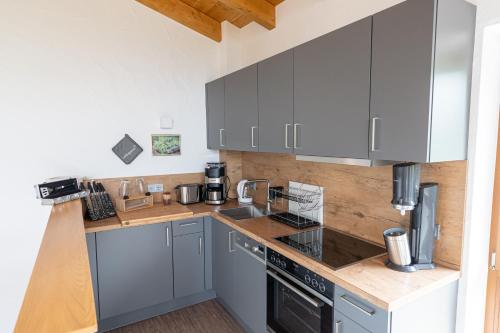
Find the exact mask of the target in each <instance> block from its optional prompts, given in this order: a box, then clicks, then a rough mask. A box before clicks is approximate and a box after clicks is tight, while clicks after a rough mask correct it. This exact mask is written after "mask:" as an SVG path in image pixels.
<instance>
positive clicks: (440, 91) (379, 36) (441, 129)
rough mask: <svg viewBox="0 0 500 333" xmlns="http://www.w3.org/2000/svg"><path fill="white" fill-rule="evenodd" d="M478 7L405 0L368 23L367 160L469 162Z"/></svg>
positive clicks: (448, 0)
mask: <svg viewBox="0 0 500 333" xmlns="http://www.w3.org/2000/svg"><path fill="white" fill-rule="evenodd" d="M474 24H475V7H474V6H473V5H471V4H469V3H467V2H465V1H455V0H439V1H436V0H408V1H406V2H403V3H401V4H399V5H396V6H394V7H391V8H389V9H387V10H385V11H382V12H380V13H378V14H376V15H375V16H374V18H373V48H372V52H373V54H372V57H373V64H372V88H371V89H372V90H371V91H372V96H371V111H370V113H371V121H370V133H371V135H370V157H371V158H373V159H378V160H395V161H414V162H437V161H446V160H462V159H466V157H467V156H466V149H467V128H468V118H469V117H468V115H469V96H470V77H471V65H472V52H473V44H474Z"/></svg>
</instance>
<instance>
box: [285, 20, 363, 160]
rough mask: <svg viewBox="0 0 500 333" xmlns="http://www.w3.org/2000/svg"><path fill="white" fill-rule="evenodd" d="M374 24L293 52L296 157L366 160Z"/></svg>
mask: <svg viewBox="0 0 500 333" xmlns="http://www.w3.org/2000/svg"><path fill="white" fill-rule="evenodd" d="M371 33H372V18H371V17H369V18H366V19H363V20H361V21H358V22H355V23H353V24H350V25H348V26H346V27H343V28H341V29H339V30H336V31H334V32H331V33H329V34H327V35H324V36H322V37H319V38H317V39H314V40H312V41H310V42H308V43H305V44H303V45H300V46H298V47H296V48H295V49H294V60H293V61H294V107H295V111H294V122H295V124H294V127H295V137H296V140H295V141H296V142H295V154H297V155H314V156H334V157H350V158H368V125H369V119H370V65H371Z"/></svg>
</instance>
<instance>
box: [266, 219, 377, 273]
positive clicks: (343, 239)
mask: <svg viewBox="0 0 500 333" xmlns="http://www.w3.org/2000/svg"><path fill="white" fill-rule="evenodd" d="M276 240H278V241H280V242H282V243H285V244H286V245H288V246H290V247H292V248H294V249H295V250H297V251H299V252H301V253H302V254H304V255H306V256H308V257H310V258H312V259H314V260H316V261H318V262H320V263H323V264H325V265H327V266H330V267H331V268H333V269H339V268H342V267H344V266H347V265H350V264H353V263H355V262H358V261H360V260H363V259H368V258H372V257H375V256H378V255H380V254H383V253H385V252H386V249H385V248H384V247H382V246H378V245H375V244H372V243H369V242H367V241H364V240H362V239H359V238H356V237H353V236H349V235H347V234H344V233H341V232H338V231H334V230H332V229H329V228H325V227H323V228H318V229H313V230H306V231H301V232H299V233H296V234H293V235H289V236H283V237H278V238H276Z"/></svg>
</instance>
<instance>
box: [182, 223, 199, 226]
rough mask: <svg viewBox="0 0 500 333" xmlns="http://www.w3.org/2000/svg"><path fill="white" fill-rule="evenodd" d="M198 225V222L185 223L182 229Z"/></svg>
mask: <svg viewBox="0 0 500 333" xmlns="http://www.w3.org/2000/svg"><path fill="white" fill-rule="evenodd" d="M196 224H198V222H191V223H183V224H181V225H180V226H181V227H189V226H192V225H196Z"/></svg>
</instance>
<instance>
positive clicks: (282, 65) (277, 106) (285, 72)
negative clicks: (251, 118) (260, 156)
mask: <svg viewBox="0 0 500 333" xmlns="http://www.w3.org/2000/svg"><path fill="white" fill-rule="evenodd" d="M258 68H259V75H258V76H259V151H262V152H270V153H293V51H292V50H289V51H286V52H284V53H281V54H278V55H276V56H274V57H272V58H269V59H267V60H264V61H262V62H260V63H259V64H258Z"/></svg>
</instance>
